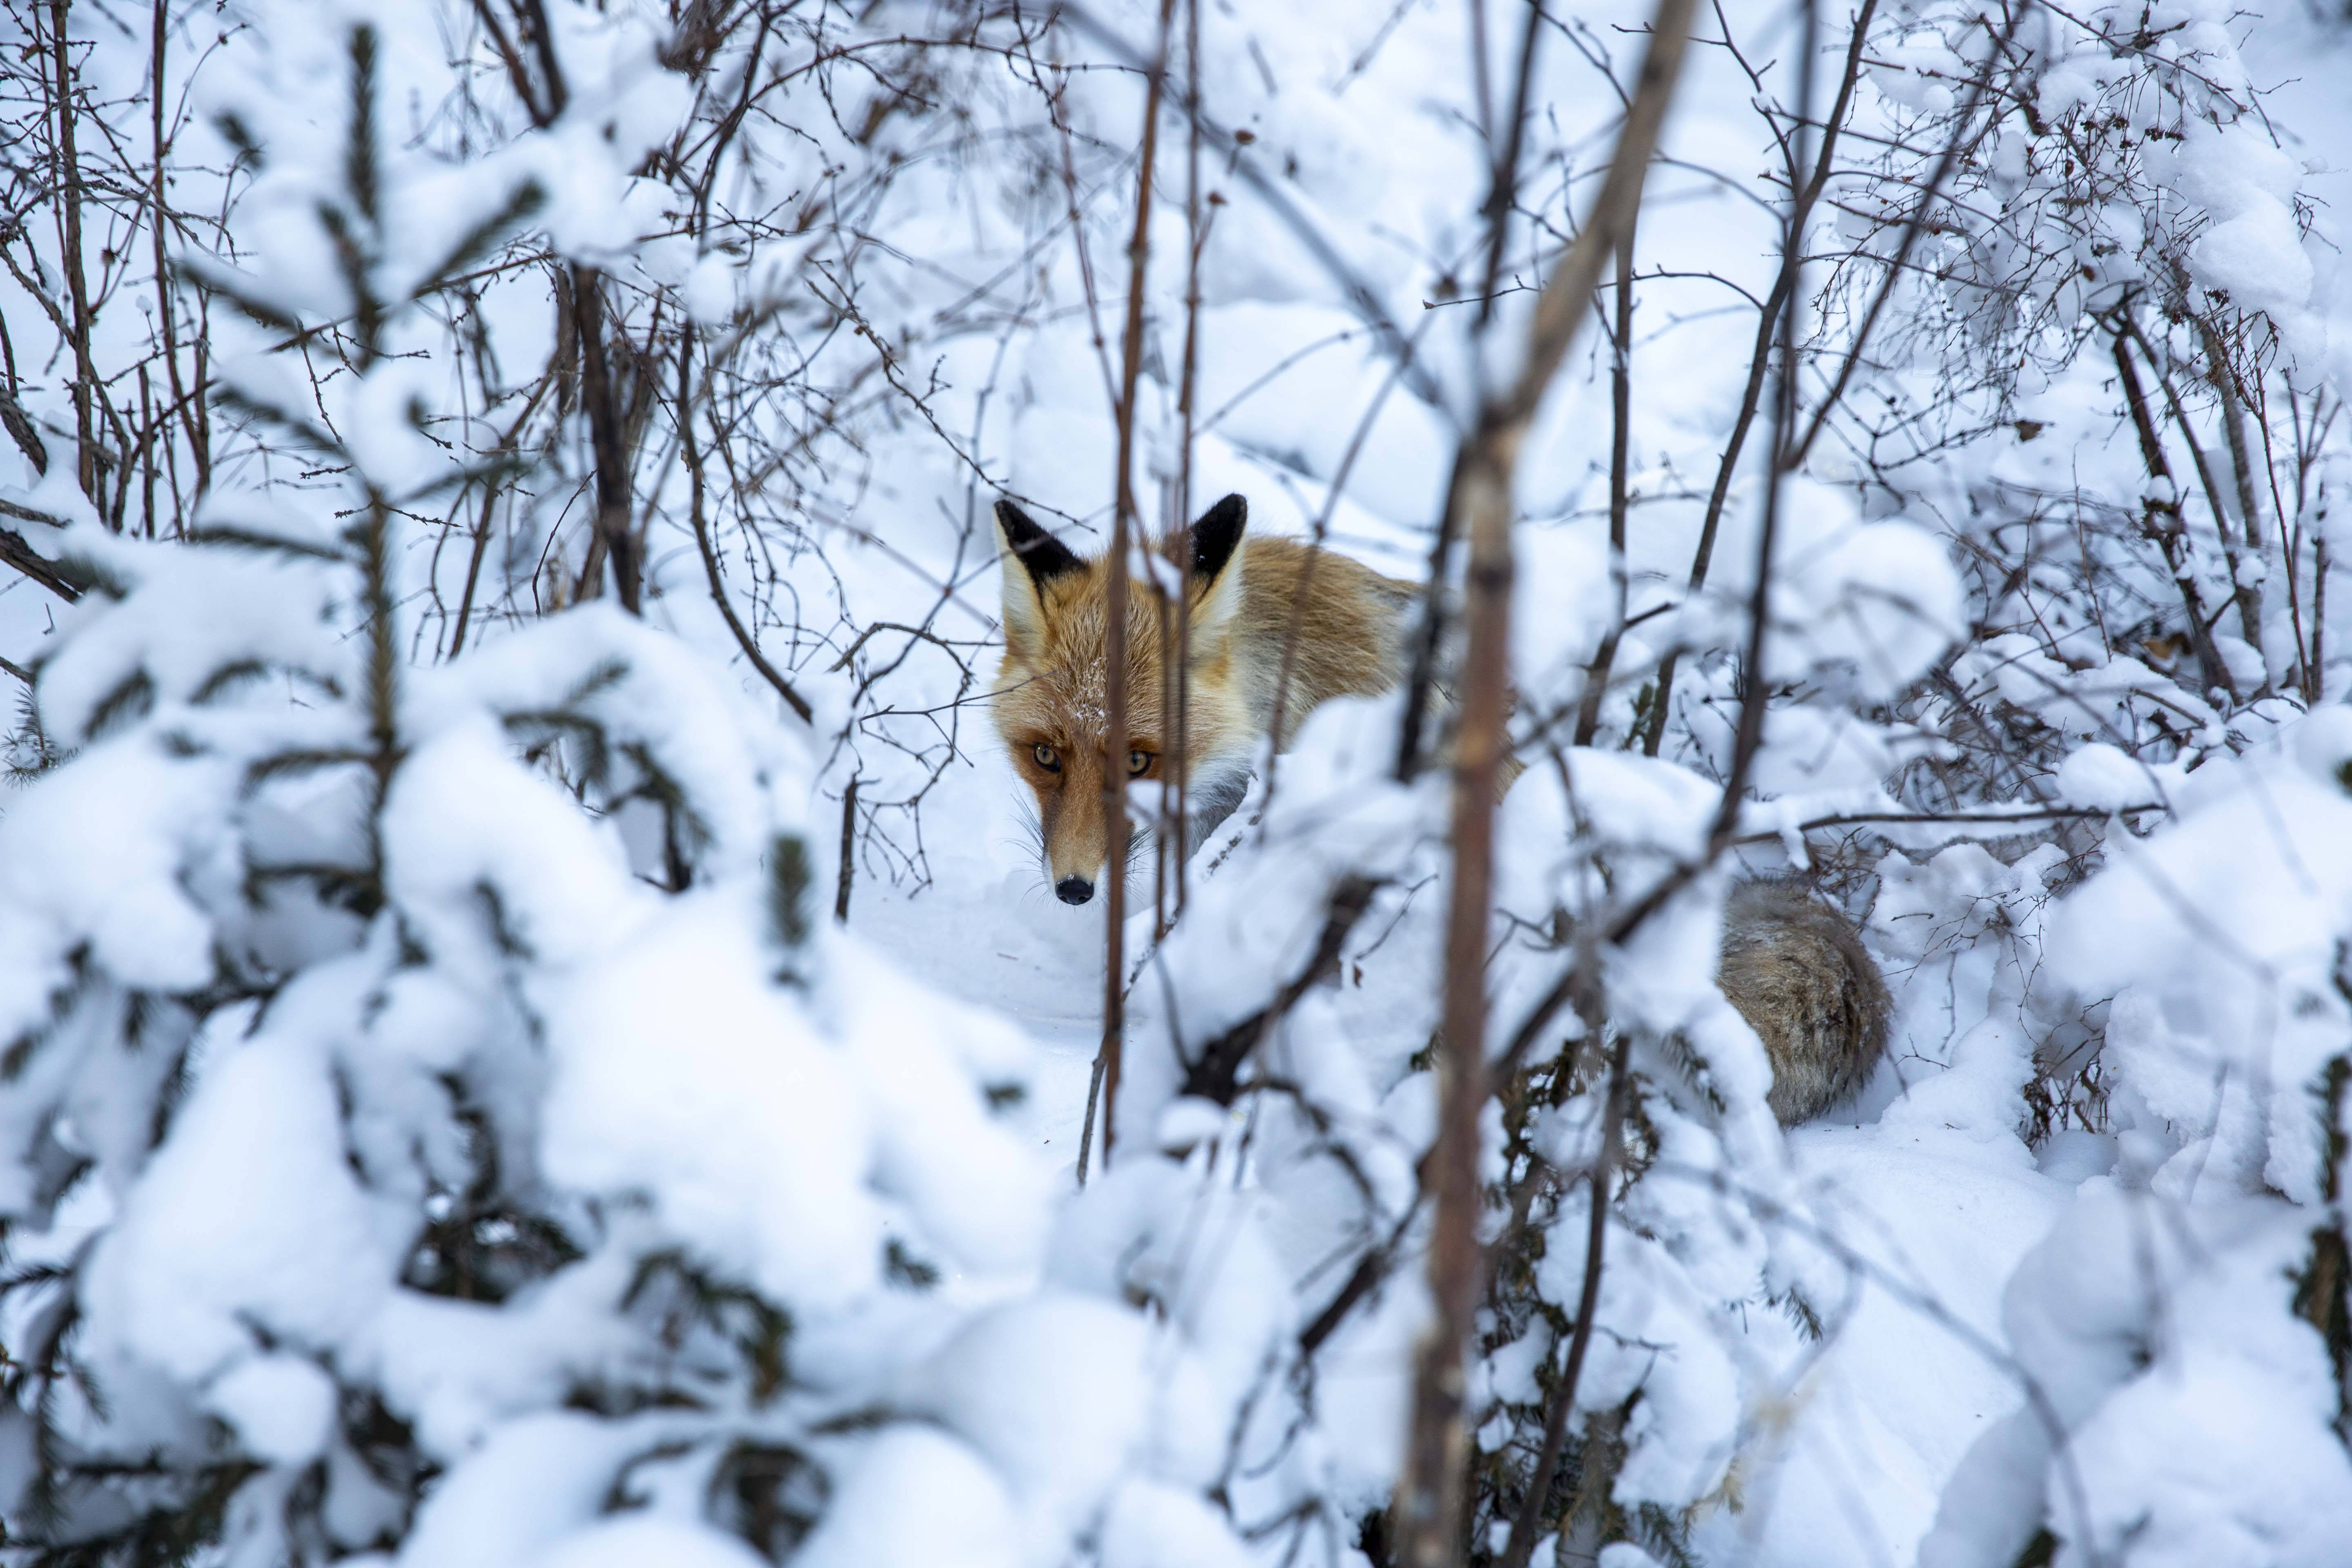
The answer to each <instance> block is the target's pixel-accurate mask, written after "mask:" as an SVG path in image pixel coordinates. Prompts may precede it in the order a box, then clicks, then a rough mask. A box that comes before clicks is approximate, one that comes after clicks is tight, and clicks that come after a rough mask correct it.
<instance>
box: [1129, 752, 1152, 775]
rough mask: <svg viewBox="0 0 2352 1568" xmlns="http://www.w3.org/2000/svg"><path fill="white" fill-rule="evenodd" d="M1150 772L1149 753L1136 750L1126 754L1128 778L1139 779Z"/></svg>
mask: <svg viewBox="0 0 2352 1568" xmlns="http://www.w3.org/2000/svg"><path fill="white" fill-rule="evenodd" d="M1150 771H1151V753H1150V752H1146V751H1141V750H1138V751H1133V752H1128V753H1127V776H1128V777H1129V778H1131V779H1139V778H1141V777H1142V776H1143V775H1144V774H1146V773H1150Z"/></svg>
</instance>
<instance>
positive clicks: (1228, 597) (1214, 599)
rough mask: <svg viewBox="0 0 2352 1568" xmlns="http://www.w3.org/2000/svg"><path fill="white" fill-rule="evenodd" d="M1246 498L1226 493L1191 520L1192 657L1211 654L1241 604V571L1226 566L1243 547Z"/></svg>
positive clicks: (1231, 622) (1246, 523) (1218, 645)
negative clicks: (1194, 519)
mask: <svg viewBox="0 0 2352 1568" xmlns="http://www.w3.org/2000/svg"><path fill="white" fill-rule="evenodd" d="M1248 522H1249V502H1247V501H1245V500H1243V499H1242V498H1241V497H1239V496H1227V497H1226V498H1225V499H1224V500H1221V501H1219V502H1218V503H1217V504H1216V505H1214V506H1213V507H1211V508H1210V509H1209V510H1206V511H1204V512H1202V514H1201V515H1200V518H1199V520H1198V521H1195V522H1194V523H1193V524H1192V593H1193V599H1192V650H1193V657H1194V658H1207V657H1212V656H1213V654H1214V652H1215V650H1216V649H1217V648H1218V647H1221V646H1222V645H1223V637H1224V633H1225V630H1226V628H1227V627H1229V626H1232V624H1233V619H1234V612H1236V611H1237V610H1239V609H1240V608H1241V602H1242V593H1241V575H1242V574H1240V573H1238V572H1232V571H1228V570H1226V568H1227V567H1229V566H1231V565H1232V564H1233V561H1234V556H1235V555H1236V554H1238V553H1239V552H1240V551H1241V547H1242V530H1243V529H1244V527H1245V526H1247V525H1248Z"/></svg>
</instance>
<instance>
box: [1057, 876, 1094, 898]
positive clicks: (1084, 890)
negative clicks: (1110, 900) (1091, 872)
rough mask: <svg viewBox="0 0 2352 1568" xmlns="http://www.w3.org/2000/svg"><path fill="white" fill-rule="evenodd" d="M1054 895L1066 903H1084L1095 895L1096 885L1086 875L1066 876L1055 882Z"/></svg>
mask: <svg viewBox="0 0 2352 1568" xmlns="http://www.w3.org/2000/svg"><path fill="white" fill-rule="evenodd" d="M1054 896H1055V898H1057V899H1059V900H1062V902H1064V903H1066V904H1083V903H1085V902H1086V901H1087V900H1088V899H1091V898H1093V897H1094V896H1095V885H1094V884H1093V883H1092V882H1089V881H1087V879H1085V878H1084V877H1065V878H1063V879H1061V880H1060V881H1058V882H1056V883H1055V884H1054Z"/></svg>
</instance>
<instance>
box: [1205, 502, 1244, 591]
mask: <svg viewBox="0 0 2352 1568" xmlns="http://www.w3.org/2000/svg"><path fill="white" fill-rule="evenodd" d="M1248 522H1249V502H1248V501H1247V500H1244V498H1243V497H1241V496H1239V495H1229V496H1227V497H1226V498H1225V499H1224V500H1221V501H1219V502H1218V503H1217V504H1216V505H1214V506H1213V507H1211V508H1210V509H1209V510H1206V511H1204V512H1202V514H1201V518H1200V521H1197V522H1195V523H1194V524H1193V525H1192V570H1193V571H1194V572H1195V573H1197V574H1200V575H1201V576H1202V577H1214V576H1215V575H1216V574H1218V573H1220V572H1222V571H1223V570H1224V569H1225V563H1227V562H1229V561H1231V560H1232V559H1233V558H1234V550H1236V549H1237V548H1239V547H1240V544H1241V542H1242V530H1243V528H1244V526H1246V525H1247V524H1248Z"/></svg>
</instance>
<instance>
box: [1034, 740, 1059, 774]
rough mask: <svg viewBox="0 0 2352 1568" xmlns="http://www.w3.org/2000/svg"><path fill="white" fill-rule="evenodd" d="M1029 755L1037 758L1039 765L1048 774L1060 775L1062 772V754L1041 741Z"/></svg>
mask: <svg viewBox="0 0 2352 1568" xmlns="http://www.w3.org/2000/svg"><path fill="white" fill-rule="evenodd" d="M1029 754H1030V755H1031V756H1033V757H1034V758H1036V759H1037V765H1038V766H1039V767H1041V768H1043V769H1045V771H1046V772H1047V773H1060V772H1061V771H1062V754H1061V753H1060V752H1056V751H1055V750H1054V748H1053V747H1051V746H1049V745H1047V744H1045V742H1043V741H1040V742H1037V743H1036V744H1035V745H1034V746H1032V747H1030V748H1029Z"/></svg>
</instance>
